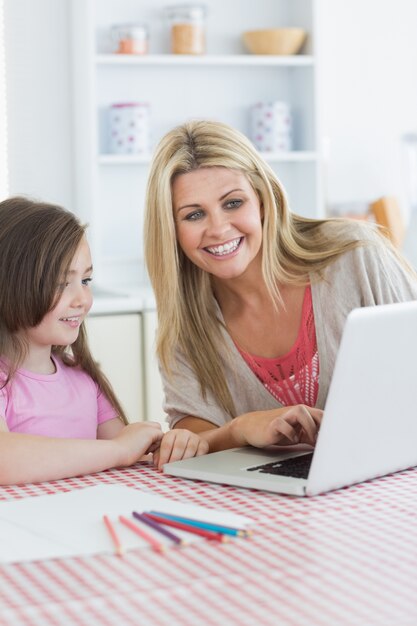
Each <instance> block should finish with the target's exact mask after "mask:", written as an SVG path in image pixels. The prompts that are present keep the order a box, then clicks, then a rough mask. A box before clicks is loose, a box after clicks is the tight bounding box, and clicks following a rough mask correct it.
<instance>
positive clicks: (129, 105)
mask: <svg viewBox="0 0 417 626" xmlns="http://www.w3.org/2000/svg"><path fill="white" fill-rule="evenodd" d="M109 133H110V152H112V153H113V154H147V153H148V152H149V151H150V131H149V105H148V104H147V103H144V102H125V103H118V104H112V105H111V107H110V111H109Z"/></svg>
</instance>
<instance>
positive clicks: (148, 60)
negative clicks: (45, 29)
mask: <svg viewBox="0 0 417 626" xmlns="http://www.w3.org/2000/svg"><path fill="white" fill-rule="evenodd" d="M96 63H97V65H140V66H143V65H180V66H183V65H197V66H199V65H224V66H238V65H242V66H245V67H250V66H256V67H259V66H272V67H306V66H311V65H313V64H314V59H313V57H312V56H309V55H306V54H299V55H296V56H295V55H294V56H275V55H261V54H259V55H250V54H230V55H203V56H197V55H196V56H194V55H187V54H178V55H175V54H149V55H146V54H145V55H134V54H97V55H96Z"/></svg>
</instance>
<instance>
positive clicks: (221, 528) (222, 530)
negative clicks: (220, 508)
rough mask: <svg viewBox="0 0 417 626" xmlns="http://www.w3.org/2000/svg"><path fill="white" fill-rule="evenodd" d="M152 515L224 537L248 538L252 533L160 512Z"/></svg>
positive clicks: (152, 512) (151, 512) (154, 512)
mask: <svg viewBox="0 0 417 626" xmlns="http://www.w3.org/2000/svg"><path fill="white" fill-rule="evenodd" d="M149 513H150V514H152V515H157V516H158V517H163V518H164V519H170V520H173V521H176V522H181V523H182V524H188V526H194V527H195V528H204V529H205V530H212V531H213V532H217V533H221V534H222V535H232V536H234V537H247V536H248V535H250V534H251V533H250V532H249V531H247V530H240V529H238V528H232V527H230V526H221V525H219V524H214V523H211V522H201V521H200V520H195V519H192V518H190V517H182V516H180V515H170V514H168V513H161V512H160V511H149Z"/></svg>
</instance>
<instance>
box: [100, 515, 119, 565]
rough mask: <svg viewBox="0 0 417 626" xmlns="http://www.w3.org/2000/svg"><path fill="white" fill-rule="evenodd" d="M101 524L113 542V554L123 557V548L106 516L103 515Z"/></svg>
mask: <svg viewBox="0 0 417 626" xmlns="http://www.w3.org/2000/svg"><path fill="white" fill-rule="evenodd" d="M103 522H104V524H105V526H106V528H107V530H108V531H109V535H110V537H111V539H112V541H113V544H114V548H115V554H117V556H123V546H122V544H121V543H120V539H119V537H118V535H117V533H116V530H115V528H114V526H113V524H112V523H111V521H110V519H109V518H108V516H107V515H103Z"/></svg>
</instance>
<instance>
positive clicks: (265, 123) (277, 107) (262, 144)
mask: <svg viewBox="0 0 417 626" xmlns="http://www.w3.org/2000/svg"><path fill="white" fill-rule="evenodd" d="M251 139H252V141H253V143H254V144H255V146H256V147H257V149H258V150H260V151H261V152H282V151H289V150H292V120H291V109H290V106H289V104H288V103H287V102H258V103H256V104H255V105H253V107H252V110H251Z"/></svg>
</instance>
